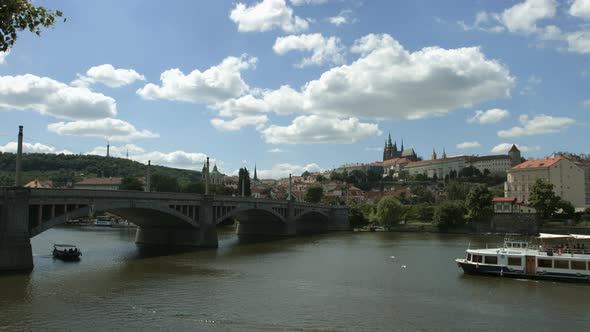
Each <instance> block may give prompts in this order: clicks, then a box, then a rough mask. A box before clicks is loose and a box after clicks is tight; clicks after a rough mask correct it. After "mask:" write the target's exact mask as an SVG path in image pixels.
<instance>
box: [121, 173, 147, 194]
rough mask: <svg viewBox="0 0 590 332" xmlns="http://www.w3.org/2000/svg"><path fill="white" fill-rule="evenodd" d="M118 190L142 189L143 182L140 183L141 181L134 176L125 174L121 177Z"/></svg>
mask: <svg viewBox="0 0 590 332" xmlns="http://www.w3.org/2000/svg"><path fill="white" fill-rule="evenodd" d="M119 190H135V191H143V183H141V181H140V180H139V179H138V178H136V177H134V176H126V177H124V178H123V179H121V184H120V185H119Z"/></svg>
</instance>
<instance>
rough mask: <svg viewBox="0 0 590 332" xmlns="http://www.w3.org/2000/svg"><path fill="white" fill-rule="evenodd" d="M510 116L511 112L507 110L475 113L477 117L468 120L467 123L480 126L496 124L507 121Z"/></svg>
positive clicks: (495, 109) (496, 109)
mask: <svg viewBox="0 0 590 332" xmlns="http://www.w3.org/2000/svg"><path fill="white" fill-rule="evenodd" d="M509 116H510V112H508V111H507V110H503V109H499V108H493V109H490V110H487V111H481V110H479V111H475V115H473V117H471V118H469V119H467V122H469V123H479V124H488V123H496V122H500V121H502V120H504V119H507V118H508V117H509Z"/></svg>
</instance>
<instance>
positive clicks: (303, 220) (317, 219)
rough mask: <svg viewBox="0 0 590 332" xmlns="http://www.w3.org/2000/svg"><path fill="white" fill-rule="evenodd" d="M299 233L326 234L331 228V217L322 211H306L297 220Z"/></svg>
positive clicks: (296, 225)
mask: <svg viewBox="0 0 590 332" xmlns="http://www.w3.org/2000/svg"><path fill="white" fill-rule="evenodd" d="M295 227H296V229H297V233H318V232H326V231H328V230H329V227H330V215H329V214H328V213H326V212H324V211H321V210H304V211H303V212H302V213H301V214H299V215H298V216H297V217H296V219H295Z"/></svg>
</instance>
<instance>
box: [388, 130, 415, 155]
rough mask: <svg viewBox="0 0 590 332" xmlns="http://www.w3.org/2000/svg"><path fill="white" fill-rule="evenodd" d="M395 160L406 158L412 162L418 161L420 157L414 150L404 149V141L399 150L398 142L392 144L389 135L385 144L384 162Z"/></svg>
mask: <svg viewBox="0 0 590 332" xmlns="http://www.w3.org/2000/svg"><path fill="white" fill-rule="evenodd" d="M395 158H406V159H408V160H410V161H417V160H418V156H417V155H416V152H415V151H414V149H413V148H409V149H404V141H403V140H402V145H401V146H400V148H399V150H398V148H397V142H395V143H393V144H392V143H391V134H389V139H388V140H387V141H386V142H385V148H384V149H383V161H386V160H391V159H395Z"/></svg>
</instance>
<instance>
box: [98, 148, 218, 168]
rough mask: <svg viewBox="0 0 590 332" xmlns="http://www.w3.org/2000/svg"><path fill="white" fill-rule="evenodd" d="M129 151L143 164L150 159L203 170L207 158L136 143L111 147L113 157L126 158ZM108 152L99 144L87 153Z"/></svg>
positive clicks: (158, 162)
mask: <svg viewBox="0 0 590 332" xmlns="http://www.w3.org/2000/svg"><path fill="white" fill-rule="evenodd" d="M127 152H129V159H131V160H135V161H138V162H141V163H143V164H147V162H148V160H150V161H151V163H152V165H161V166H169V167H176V168H185V169H197V170H201V167H202V166H203V163H204V162H205V160H206V159H207V155H206V154H204V153H192V152H185V151H180V150H178V151H172V152H160V151H146V150H145V149H143V148H141V147H139V146H137V145H134V144H126V145H122V146H111V147H110V155H111V156H112V157H119V158H125V157H126V156H127ZM106 153H107V149H106V147H104V146H98V147H96V148H94V150H92V151H90V152H88V153H87V154H93V155H100V156H105V155H106ZM210 162H213V163H217V164H218V166H219V165H220V164H221V162H220V161H216V160H213V159H212V160H210Z"/></svg>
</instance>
